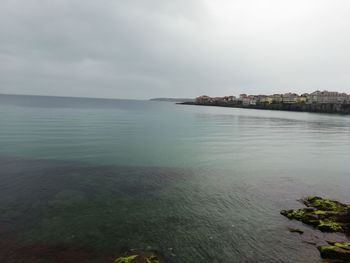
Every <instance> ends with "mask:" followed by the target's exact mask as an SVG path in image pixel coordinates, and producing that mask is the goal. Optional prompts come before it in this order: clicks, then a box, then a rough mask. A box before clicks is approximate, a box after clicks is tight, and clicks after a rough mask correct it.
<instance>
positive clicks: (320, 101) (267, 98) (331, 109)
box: [183, 90, 350, 114]
mask: <svg viewBox="0 0 350 263" xmlns="http://www.w3.org/2000/svg"><path fill="white" fill-rule="evenodd" d="M183 104H192V105H206V106H222V107H238V108H253V109H268V110H289V111H306V112H321V113H343V114H350V95H349V94H347V93H341V92H336V91H326V90H325V91H315V92H312V93H303V94H301V95H299V94H296V93H285V94H273V95H247V94H241V95H239V96H238V97H236V96H224V97H209V96H200V97H197V98H196V99H195V100H194V102H184V103H183Z"/></svg>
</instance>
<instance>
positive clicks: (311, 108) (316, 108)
mask: <svg viewBox="0 0 350 263" xmlns="http://www.w3.org/2000/svg"><path fill="white" fill-rule="evenodd" d="M179 104H184V105H199V106H219V107H232V108H245V109H259V110H282V111H300V112H318V113H338V114H350V104H336V103H317V104H316V103H314V104H303V103H272V104H268V103H258V104H256V105H242V104H240V103H220V102H213V103H198V102H184V103H179Z"/></svg>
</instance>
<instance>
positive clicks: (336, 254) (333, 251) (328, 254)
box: [318, 242, 350, 262]
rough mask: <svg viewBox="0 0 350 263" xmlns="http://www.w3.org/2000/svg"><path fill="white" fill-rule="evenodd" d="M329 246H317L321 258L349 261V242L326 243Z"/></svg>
mask: <svg viewBox="0 0 350 263" xmlns="http://www.w3.org/2000/svg"><path fill="white" fill-rule="evenodd" d="M328 244H329V245H324V246H319V247H318V250H319V251H320V253H321V257H322V258H328V259H340V260H346V262H348V260H350V243H349V242H328Z"/></svg>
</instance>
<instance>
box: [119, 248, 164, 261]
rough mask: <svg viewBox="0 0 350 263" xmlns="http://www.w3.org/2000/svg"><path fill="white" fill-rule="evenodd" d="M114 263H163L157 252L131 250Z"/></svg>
mask: <svg viewBox="0 0 350 263" xmlns="http://www.w3.org/2000/svg"><path fill="white" fill-rule="evenodd" d="M114 263H161V261H160V260H159V256H158V255H157V253H156V251H136V250H131V251H128V252H127V253H125V255H123V256H120V257H118V258H116V259H115V261H114Z"/></svg>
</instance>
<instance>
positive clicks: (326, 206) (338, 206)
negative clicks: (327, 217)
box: [304, 196, 349, 212]
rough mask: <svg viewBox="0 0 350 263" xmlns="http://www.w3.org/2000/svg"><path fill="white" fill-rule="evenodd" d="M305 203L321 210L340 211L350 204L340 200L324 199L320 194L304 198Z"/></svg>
mask: <svg viewBox="0 0 350 263" xmlns="http://www.w3.org/2000/svg"><path fill="white" fill-rule="evenodd" d="M304 204H305V205H306V206H308V207H314V208H316V209H318V210H321V211H336V212H340V211H343V210H345V209H346V208H348V207H349V206H348V205H345V204H342V203H340V202H338V201H334V200H330V199H324V198H321V197H318V196H309V197H307V198H306V199H305V200H304Z"/></svg>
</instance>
